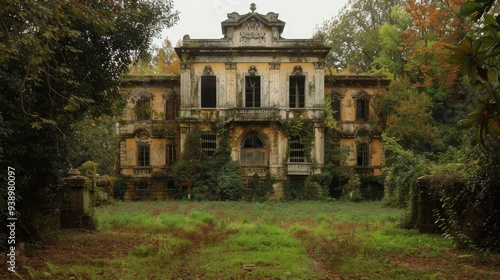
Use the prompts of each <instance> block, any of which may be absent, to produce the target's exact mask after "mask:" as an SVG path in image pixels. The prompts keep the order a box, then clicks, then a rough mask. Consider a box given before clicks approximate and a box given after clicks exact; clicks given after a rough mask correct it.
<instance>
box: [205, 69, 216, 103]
mask: <svg viewBox="0 0 500 280" xmlns="http://www.w3.org/2000/svg"><path fill="white" fill-rule="evenodd" d="M201 107H202V108H216V107H217V79H216V77H215V76H201Z"/></svg>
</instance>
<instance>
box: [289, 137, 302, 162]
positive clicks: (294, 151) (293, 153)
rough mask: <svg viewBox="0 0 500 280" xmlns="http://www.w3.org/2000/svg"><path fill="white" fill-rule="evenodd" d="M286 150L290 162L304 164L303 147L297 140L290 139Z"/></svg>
mask: <svg viewBox="0 0 500 280" xmlns="http://www.w3.org/2000/svg"><path fill="white" fill-rule="evenodd" d="M288 149H289V151H290V155H289V161H290V162H306V153H305V150H304V145H302V144H301V143H300V142H299V140H298V139H290V140H289V145H288Z"/></svg>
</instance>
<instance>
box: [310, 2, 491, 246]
mask: <svg viewBox="0 0 500 280" xmlns="http://www.w3.org/2000/svg"><path fill="white" fill-rule="evenodd" d="M499 8H500V7H499V5H498V4H497V1H495V0H490V1H482V0H476V1H467V0H451V1H435V0H425V1H416V0H408V1H391V0H381V1H367V0H351V1H349V2H348V5H346V7H344V8H343V9H342V10H341V12H340V14H339V15H338V16H336V17H335V18H333V19H332V20H330V21H327V22H325V23H324V24H323V26H322V27H320V28H319V30H318V32H320V33H322V34H323V35H324V37H325V38H326V40H325V42H326V44H328V45H330V46H331V47H332V52H331V55H330V56H329V58H328V60H327V63H328V64H329V65H328V66H329V68H330V71H339V72H351V73H374V74H383V75H386V76H387V77H389V78H392V79H393V81H392V83H391V86H390V87H389V89H388V90H387V91H386V93H385V94H384V95H381V96H378V97H377V99H376V100H375V103H374V108H373V109H374V110H375V112H376V113H377V115H378V116H379V120H378V121H379V123H378V125H379V126H380V127H381V128H382V129H383V130H384V131H385V136H384V140H385V150H386V163H385V165H386V167H385V169H384V175H385V186H386V193H385V198H384V200H385V201H386V203H388V204H391V205H396V206H399V207H410V209H417V208H415V205H412V204H414V203H416V201H418V200H415V198H416V196H417V194H416V193H415V192H416V184H417V179H418V178H419V177H421V176H423V175H429V174H432V176H431V177H432V178H434V179H435V182H439V183H434V184H433V186H437V187H435V188H436V189H439V190H444V189H446V187H445V186H447V184H448V183H444V182H448V181H447V180H450V178H448V176H441V175H438V174H457V178H462V180H465V181H467V184H466V186H467V187H466V188H465V189H464V190H463V191H461V192H459V193H458V194H457V193H456V192H445V191H444V192H440V191H438V192H436V195H437V196H438V197H439V198H438V201H439V200H441V201H442V202H443V203H442V204H443V207H444V208H443V209H442V210H440V212H439V215H438V216H437V217H436V218H440V219H443V220H446V222H445V223H442V229H443V230H444V231H445V232H447V233H448V234H449V235H450V236H454V237H458V236H462V237H463V238H454V239H455V241H457V244H458V243H463V241H460V240H464V238H465V239H467V240H469V241H471V242H469V244H471V245H477V246H482V247H487V248H498V244H494V243H495V242H492V241H491V240H492V239H494V238H497V237H498V216H499V215H498V211H499V210H498V209H499V207H498V205H495V203H494V201H496V200H497V199H498V186H497V183H494V182H495V181H496V182H498V180H496V179H495V178H496V177H495V176H496V175H495V174H493V173H491V172H492V171H493V170H497V166H496V163H495V162H494V161H493V160H492V159H495V158H496V157H497V156H498V154H499V150H498V149H494V148H493V147H496V144H497V142H498V139H499V138H498V136H499V135H500V126H499V123H500V118H499V116H500V110H499V104H500V103H499V95H498V93H499V88H500V79H499V73H500V70H499V68H500V67H499V63H500V60H499V59H498V58H499V57H500V56H499V54H500V51H499V50H500V48H498V46H499V45H500V39H499V38H500V36H499V35H498V34H499V31H500V15H499V14H498V12H499ZM345 30H349V31H348V32H345ZM339 34H340V35H339ZM460 120H462V121H460ZM459 123H460V125H461V127H459ZM467 127H469V128H474V129H475V131H476V133H475V135H470V134H469V133H467V131H466V130H463V129H462V128H467ZM488 135H491V136H492V137H489V136H488ZM486 139H488V140H487V141H486ZM478 143H483V144H484V146H482V145H480V146H478ZM330 169H332V170H335V169H334V168H330ZM438 178H440V179H439V180H438ZM442 180H444V181H442ZM334 181H335V180H334ZM344 182H345V185H344V188H343V189H344V191H345V189H346V187H345V186H346V185H349V181H347V180H344ZM453 205H455V206H453ZM457 205H460V206H457ZM457 209H462V210H460V211H458V210H457ZM472 209H475V210H472ZM461 211H462V212H461ZM473 213H475V214H473ZM486 213H490V214H486ZM412 215H413V216H412ZM414 215H416V213H414V211H410V216H409V217H408V221H413V222H410V224H412V223H413V224H414V222H415V220H414V217H415V216H414ZM457 217H468V219H472V220H474V221H478V223H479V222H480V223H483V227H484V228H485V230H481V229H480V227H479V226H478V225H477V224H476V223H475V222H471V223H469V224H468V225H467V226H464V225H461V224H460V223H456V222H454V220H456V219H457Z"/></svg>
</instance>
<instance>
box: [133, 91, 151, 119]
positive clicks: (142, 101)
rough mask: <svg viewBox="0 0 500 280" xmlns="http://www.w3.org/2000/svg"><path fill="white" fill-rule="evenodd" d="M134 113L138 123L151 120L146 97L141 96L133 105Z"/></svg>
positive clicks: (149, 104) (149, 105)
mask: <svg viewBox="0 0 500 280" xmlns="http://www.w3.org/2000/svg"><path fill="white" fill-rule="evenodd" d="M135 113H136V116H137V120H138V121H147V120H149V119H150V118H151V115H150V113H151V103H150V101H149V98H148V97H147V96H144V95H143V96H141V97H140V98H139V100H137V103H136V104H135Z"/></svg>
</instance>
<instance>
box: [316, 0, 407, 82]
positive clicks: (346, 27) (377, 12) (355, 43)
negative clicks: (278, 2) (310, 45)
mask: <svg viewBox="0 0 500 280" xmlns="http://www.w3.org/2000/svg"><path fill="white" fill-rule="evenodd" d="M403 2H404V1H402V0H375V1H373V0H350V1H349V2H348V4H347V5H346V6H345V7H344V8H343V9H342V10H341V11H340V13H339V15H338V16H336V17H335V18H333V19H331V20H330V21H325V22H324V23H323V26H321V27H320V28H319V30H318V31H319V33H320V34H322V35H323V36H324V38H325V43H326V44H327V45H328V46H330V47H331V48H332V51H331V52H330V54H329V55H328V57H327V59H326V61H327V65H328V66H329V67H332V68H334V69H336V70H345V69H347V70H349V71H350V72H352V73H364V72H366V71H368V69H369V68H370V65H371V64H372V62H373V60H374V59H375V57H377V56H378V55H379V53H380V51H381V49H382V47H381V45H380V40H379V33H378V30H379V27H380V26H382V25H383V24H384V23H387V22H391V17H390V12H391V8H392V7H393V6H397V5H401V4H402V3H403Z"/></svg>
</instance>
